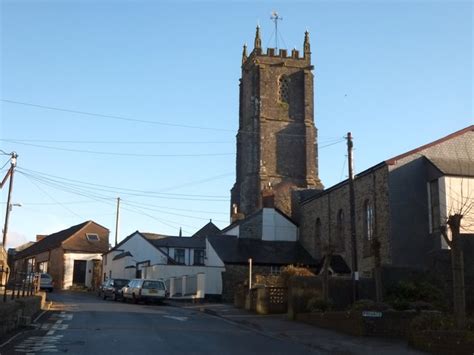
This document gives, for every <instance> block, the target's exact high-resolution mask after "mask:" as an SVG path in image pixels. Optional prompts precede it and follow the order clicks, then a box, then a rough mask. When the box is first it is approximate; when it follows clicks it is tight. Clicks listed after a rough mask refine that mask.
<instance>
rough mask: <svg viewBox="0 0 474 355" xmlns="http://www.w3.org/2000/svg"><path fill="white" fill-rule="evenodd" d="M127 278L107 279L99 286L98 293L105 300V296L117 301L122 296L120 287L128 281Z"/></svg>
mask: <svg viewBox="0 0 474 355" xmlns="http://www.w3.org/2000/svg"><path fill="white" fill-rule="evenodd" d="M129 281H130V280H127V279H108V280H107V281H106V282H105V283H104V284H102V286H101V291H100V295H101V296H102V298H103V299H104V300H105V299H107V297H110V298H112V299H113V300H114V301H117V300H119V299H121V298H122V292H121V289H122V288H123V287H124V286H126V285H127V284H128V283H129Z"/></svg>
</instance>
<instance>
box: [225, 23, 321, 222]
mask: <svg viewBox="0 0 474 355" xmlns="http://www.w3.org/2000/svg"><path fill="white" fill-rule="evenodd" d="M312 69H313V66H312V65H311V51H310V43H309V34H308V32H306V33H305V38H304V50H303V55H302V56H300V53H299V51H297V50H296V49H293V50H292V51H291V53H288V51H287V50H286V49H280V50H279V51H278V52H276V51H275V49H274V48H268V49H267V51H266V53H264V52H263V50H262V41H261V38H260V28H259V27H257V31H256V35H255V42H254V49H253V51H252V53H250V55H247V47H246V46H245V45H244V48H243V53H242V78H241V79H240V109H239V131H238V133H237V164H236V165H237V168H236V171H237V174H236V182H235V184H234V186H233V188H232V190H231V215H232V218H233V219H235V218H236V216H238V215H239V216H242V215H244V216H248V215H250V214H251V213H253V212H255V211H257V210H259V209H260V208H261V207H263V205H264V204H265V205H268V204H271V205H273V204H274V206H275V207H276V208H279V209H280V210H281V211H283V212H284V213H286V214H287V215H288V216H291V215H292V194H293V191H294V190H296V189H306V188H310V189H322V188H323V186H322V184H321V181H320V180H319V177H318V149H317V130H316V127H315V126H314V102H313V101H314V99H313V97H314V95H313V73H312V72H311V70H312ZM269 192H270V193H269ZM262 194H263V195H265V197H264V199H263V201H262ZM268 195H273V196H272V198H271V199H270V200H269V199H268ZM269 201H270V202H269Z"/></svg>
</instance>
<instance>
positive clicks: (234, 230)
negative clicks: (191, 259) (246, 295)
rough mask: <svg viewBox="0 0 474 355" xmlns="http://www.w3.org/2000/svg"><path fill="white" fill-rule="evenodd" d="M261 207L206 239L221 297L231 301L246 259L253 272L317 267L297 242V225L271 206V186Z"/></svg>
mask: <svg viewBox="0 0 474 355" xmlns="http://www.w3.org/2000/svg"><path fill="white" fill-rule="evenodd" d="M263 194H264V196H263V198H262V201H263V203H264V206H265V207H263V208H261V209H260V210H258V211H256V212H254V213H252V214H251V215H249V216H248V217H246V218H244V219H241V220H238V221H234V222H233V223H232V224H231V225H229V226H228V227H226V228H224V229H223V230H222V235H214V236H208V237H207V238H206V257H207V260H206V265H207V266H209V267H211V266H213V267H222V268H224V269H225V271H224V272H223V273H222V299H224V300H226V301H230V300H232V299H233V295H234V292H235V290H236V287H237V286H238V284H240V283H242V282H243V281H246V280H248V278H249V259H252V270H253V273H254V274H263V275H268V274H279V273H280V270H281V268H282V267H284V266H287V265H296V264H299V265H305V266H308V267H311V268H314V267H316V266H317V261H316V260H315V259H314V258H313V257H312V256H311V255H310V254H309V253H308V252H307V251H306V250H305V249H304V248H303V246H302V245H301V244H300V243H299V235H298V225H297V224H296V222H294V221H293V220H292V219H291V218H289V217H288V216H286V215H285V214H284V213H283V212H282V211H280V210H279V209H277V208H274V207H273V201H274V200H273V194H272V191H271V187H267V188H265V190H264V192H263Z"/></svg>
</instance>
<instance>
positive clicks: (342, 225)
mask: <svg viewBox="0 0 474 355" xmlns="http://www.w3.org/2000/svg"><path fill="white" fill-rule="evenodd" d="M336 220H337V227H336V228H337V229H336V246H335V247H336V248H335V249H336V251H339V252H340V251H344V250H345V248H346V244H345V232H346V220H345V216H344V211H343V210H342V209H340V210H339V211H338V212H337V219H336Z"/></svg>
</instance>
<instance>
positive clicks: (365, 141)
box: [0, 0, 474, 246]
mask: <svg viewBox="0 0 474 355" xmlns="http://www.w3.org/2000/svg"><path fill="white" fill-rule="evenodd" d="M0 9H1V27H0V29H1V73H0V78H1V93H0V96H1V99H2V101H0V115H1V121H0V139H1V141H0V149H2V150H4V151H6V152H11V151H16V152H17V153H18V154H19V159H18V172H17V174H16V176H15V184H14V193H13V194H14V195H13V202H14V203H21V204H22V207H14V209H13V211H12V214H11V219H10V233H11V234H10V236H9V243H8V245H7V246H15V245H17V244H19V243H22V242H24V241H26V240H31V239H34V238H35V235H36V234H44V233H46V234H49V233H52V232H55V231H58V230H60V229H62V228H66V227H68V226H71V225H74V224H77V223H81V222H82V221H84V220H88V219H92V220H95V221H97V222H98V223H101V224H102V225H104V226H106V227H108V228H109V229H110V230H111V240H112V239H113V235H114V233H115V199H116V197H118V196H120V197H121V198H122V199H123V204H122V207H123V209H122V210H121V223H120V237H119V239H122V238H123V237H125V236H126V235H128V234H130V233H132V232H133V231H135V230H140V231H144V232H155V233H163V234H170V235H177V234H178V232H179V228H180V227H182V228H183V233H184V234H185V235H190V234H192V233H194V232H195V231H196V230H197V229H199V228H200V227H201V226H202V225H204V224H205V223H207V222H208V221H209V219H212V220H213V222H214V223H216V224H217V225H218V226H219V227H224V226H226V225H227V223H228V220H229V214H228V212H229V197H230V195H229V190H230V188H231V187H232V185H233V183H234V175H235V134H236V132H237V128H238V80H239V77H240V63H241V53H242V45H243V44H244V43H248V44H249V49H250V50H251V49H252V45H253V38H254V33H255V26H256V24H257V22H259V23H260V25H261V28H262V36H263V40H262V42H263V46H264V47H272V46H274V43H273V42H272V41H270V38H271V36H272V32H273V24H272V22H271V21H270V19H269V17H270V13H271V11H272V10H277V11H278V12H279V13H280V15H281V16H282V17H283V21H282V22H281V23H280V25H279V26H280V27H279V29H280V34H281V37H280V41H279V45H280V47H282V48H283V47H286V48H288V49H292V48H293V47H296V48H297V49H300V50H301V49H302V43H303V38H304V31H305V30H306V29H308V30H309V31H310V37H311V49H312V58H313V64H314V65H315V70H314V74H315V83H314V85H315V107H316V115H315V121H316V126H317V127H318V130H319V144H320V150H319V157H320V161H319V169H320V177H321V179H322V181H323V183H324V184H325V186H326V187H329V186H331V185H334V184H336V183H337V182H339V181H341V180H343V179H345V178H346V176H347V174H346V170H347V164H346V163H345V160H346V147H345V144H344V142H343V141H342V137H343V136H344V135H345V134H346V133H347V132H348V131H351V132H352V133H353V136H354V139H355V140H354V144H355V170H356V172H358V171H362V170H365V169H367V168H369V167H370V166H372V165H375V164H377V163H379V162H381V161H382V160H385V159H388V158H390V157H392V156H395V155H398V154H401V153H403V152H405V151H407V150H410V149H412V148H415V147H417V146H420V145H422V144H425V143H428V142H430V141H432V140H435V139H438V138H441V137H443V136H445V135H447V134H449V133H452V132H454V131H456V130H459V129H462V128H464V127H466V126H468V125H471V124H473V123H474V120H473V114H472V113H473V110H472V102H473V80H472V79H473V78H472V75H473V73H472V70H473V69H472V65H473V64H472V63H473V5H472V2H470V1H465V2H455V1H419V2H417V1H393V2H391V1H344V2H342V1H341V2H338V1H305V2H298V1H291V2H290V1H285V2H269V1H234V2H232V1H227V2H224V1H209V2H203V1H170V2H166V1H104V0H102V1H101V0H97V1H67V2H66V1H18V0H16V1H9V0H2V1H1V8H0ZM7 100H9V101H7ZM12 101H15V102H21V103H28V104H33V105H37V106H31V105H23V104H18V103H13V102H12ZM38 106H45V107H54V108H60V109H65V110H69V111H59V110H51V109H46V108H44V107H38ZM71 111H81V112H88V113H93V114H98V115H85V114H79V113H73V112H71ZM100 115H103V116H100ZM106 116H114V117H115V118H110V117H106ZM121 118H126V119H132V120H124V119H121ZM334 142H338V143H337V144H333V145H330V144H332V143H334ZM52 148H54V149H52ZM103 153H107V154H103ZM0 158H1V160H0V167H1V166H3V164H4V163H6V162H7V157H6V156H0ZM5 172H6V168H4V169H3V170H2V171H1V172H0V173H1V175H2V177H3V175H4V174H5ZM45 174H48V175H45ZM94 184H95V185H94ZM5 201H6V189H5V188H4V189H2V191H1V200H0V202H2V204H1V211H2V212H1V214H0V215H2V216H3V213H4V210H5ZM2 218H3V217H2Z"/></svg>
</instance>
